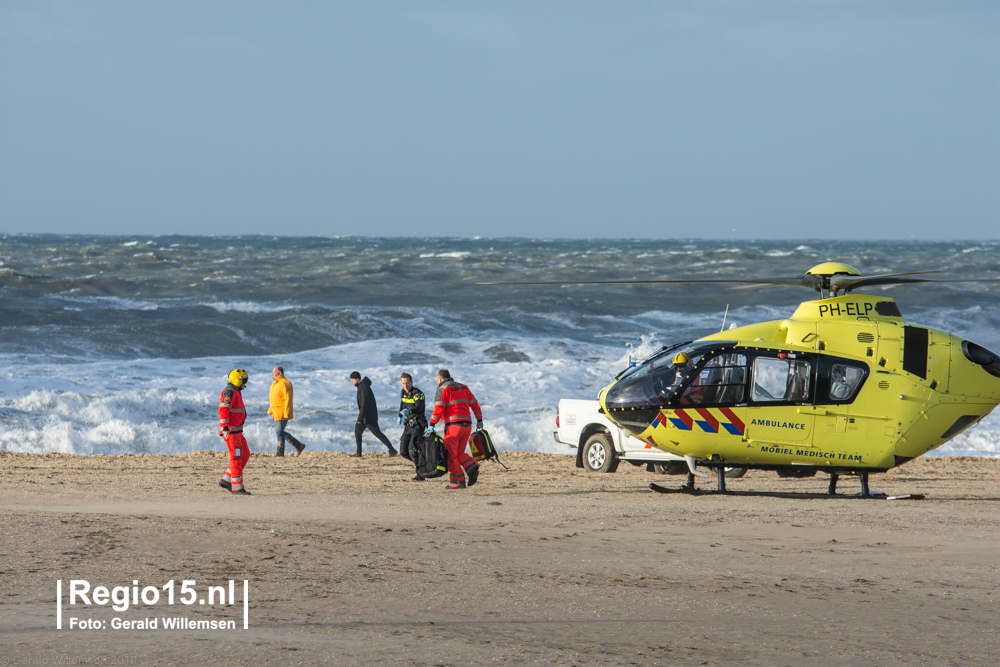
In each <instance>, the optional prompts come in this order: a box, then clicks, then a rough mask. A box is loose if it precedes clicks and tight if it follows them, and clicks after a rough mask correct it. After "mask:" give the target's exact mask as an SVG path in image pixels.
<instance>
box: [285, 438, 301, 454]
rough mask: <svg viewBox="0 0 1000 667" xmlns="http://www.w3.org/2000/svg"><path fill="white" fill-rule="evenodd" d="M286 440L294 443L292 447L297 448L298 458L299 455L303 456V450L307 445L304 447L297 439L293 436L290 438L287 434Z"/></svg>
mask: <svg viewBox="0 0 1000 667" xmlns="http://www.w3.org/2000/svg"><path fill="white" fill-rule="evenodd" d="M285 439H286V440H288V442H290V443H292V447H294V448H295V455H296V456H298V455H299V454H301V453H302V450H303V449H305V448H306V446H305V445H303V444H302V443H301V442H299V441H298V440H296V439H295V438H293V437H292V436H290V435H289V434H287V433H286V434H285Z"/></svg>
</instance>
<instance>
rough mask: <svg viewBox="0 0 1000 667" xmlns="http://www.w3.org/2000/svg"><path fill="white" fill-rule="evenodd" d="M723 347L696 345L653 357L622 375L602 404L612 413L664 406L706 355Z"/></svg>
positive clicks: (723, 343)
mask: <svg viewBox="0 0 1000 667" xmlns="http://www.w3.org/2000/svg"><path fill="white" fill-rule="evenodd" d="M726 344H727V343H725V342H713V343H711V344H706V343H699V344H694V345H686V346H683V347H679V348H676V349H672V350H670V352H669V353H668V354H662V355H654V357H653V358H652V359H650V360H647V361H646V362H645V363H643V364H642V365H641V366H638V367H636V368H635V369H634V370H633V369H630V372H629V373H627V374H624V375H622V376H621V379H620V380H619V381H618V382H617V383H615V385H614V386H613V387H611V389H609V390H608V393H607V395H606V396H605V398H604V402H605V405H606V406H607V407H608V408H609V409H612V410H618V409H629V408H653V407H657V408H658V407H659V406H662V405H666V404H667V403H669V402H670V401H671V399H673V398H674V395H675V394H676V392H677V389H678V388H679V387H680V386H681V383H682V382H683V381H684V380H685V379H686V378H688V377H689V376H690V375H691V373H692V372H693V370H694V368H695V367H697V365H698V362H699V361H701V359H702V358H703V357H704V356H705V354H707V353H710V352H712V351H713V348H714V349H718V347H720V346H721V345H726ZM728 344H729V345H732V343H728Z"/></svg>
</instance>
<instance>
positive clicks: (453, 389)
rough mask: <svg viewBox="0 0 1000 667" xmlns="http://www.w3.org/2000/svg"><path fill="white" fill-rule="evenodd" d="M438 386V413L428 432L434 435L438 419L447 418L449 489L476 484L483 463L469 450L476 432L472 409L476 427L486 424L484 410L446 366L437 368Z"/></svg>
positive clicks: (432, 419)
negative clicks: (454, 378)
mask: <svg viewBox="0 0 1000 667" xmlns="http://www.w3.org/2000/svg"><path fill="white" fill-rule="evenodd" d="M437 381H438V390H437V395H436V396H434V413H433V414H432V415H431V418H430V420H429V422H428V426H427V430H426V431H425V432H424V435H431V436H432V435H433V434H434V427H435V425H436V424H437V423H438V422H442V421H443V422H444V434H443V435H442V439H443V440H444V448H445V450H446V451H447V452H448V487H447V488H449V489H464V488H466V482H465V479H466V475H467V474H468V479H469V482H468V486H472V485H473V484H475V483H476V480H477V479H478V478H479V464H478V463H476V459H474V458H472V457H471V456H469V455H468V453H467V452H466V451H465V446H466V445H467V444H468V442H469V436H470V435H471V434H472V420H471V419H470V418H469V413H470V412H472V414H474V415H475V416H476V429H477V430H479V429H481V428H483V412H482V410H480V409H479V402H478V401H476V397H475V396H473V395H472V391H470V390H469V388H468V387H466V386H465V385H464V384H459V383H457V382H455V380H453V379H452V377H451V373H449V372H448V370H447V369H444V368H442V369H441V370H439V371H438V372H437Z"/></svg>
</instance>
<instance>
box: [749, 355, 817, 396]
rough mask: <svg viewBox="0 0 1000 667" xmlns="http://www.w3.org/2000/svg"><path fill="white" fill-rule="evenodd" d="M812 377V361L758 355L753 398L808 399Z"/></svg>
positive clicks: (755, 364) (755, 366)
mask: <svg viewBox="0 0 1000 667" xmlns="http://www.w3.org/2000/svg"><path fill="white" fill-rule="evenodd" d="M811 377H812V363H811V362H810V361H806V360H801V359H774V358H771V357H758V358H757V359H756V361H754V365H753V400H754V401H757V402H767V401H790V402H793V403H801V402H803V401H807V400H809V382H810V378H811Z"/></svg>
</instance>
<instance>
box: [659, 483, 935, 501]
mask: <svg viewBox="0 0 1000 667" xmlns="http://www.w3.org/2000/svg"><path fill="white" fill-rule="evenodd" d="M649 490H650V491H655V492H656V493H667V494H669V493H680V494H684V495H688V496H749V497H767V498H800V499H803V498H805V499H808V498H831V497H835V498H843V499H848V500H851V499H858V500H923V499H924V494H922V493H903V494H899V495H895V496H887V495H886V494H884V493H879V492H875V493H869V494H868V495H862V494H855V495H841V494H836V495H835V496H831V495H830V494H827V493H802V492H786V491H728V490H725V491H719V490H710V489H693V488H691V487H690V486H688V485H686V484H685V485H684V486H681V487H676V486H675V487H668V486H661V485H660V484H657V483H656V482H653V483H651V484H650V485H649Z"/></svg>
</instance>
